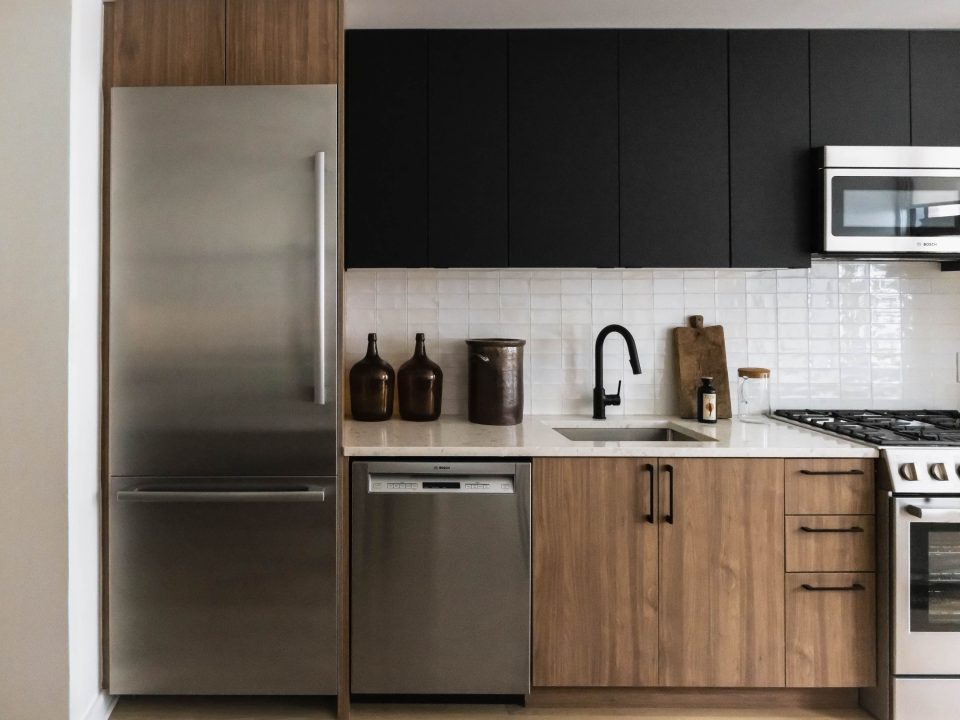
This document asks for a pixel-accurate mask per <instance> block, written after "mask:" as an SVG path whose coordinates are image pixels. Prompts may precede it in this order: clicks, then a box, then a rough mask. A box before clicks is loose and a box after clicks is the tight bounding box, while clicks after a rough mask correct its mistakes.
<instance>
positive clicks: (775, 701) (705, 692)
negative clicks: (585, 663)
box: [525, 687, 857, 709]
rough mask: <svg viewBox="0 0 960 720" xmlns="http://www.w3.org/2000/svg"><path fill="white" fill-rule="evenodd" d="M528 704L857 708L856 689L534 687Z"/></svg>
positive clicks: (548, 705)
mask: <svg viewBox="0 0 960 720" xmlns="http://www.w3.org/2000/svg"><path fill="white" fill-rule="evenodd" d="M525 705H527V706H528V707H613V706H616V707H657V708H717V709H721V708H722V709H726V708H744V709H766V708H770V709H773V708H803V709H807V708H809V709H818V708H819V709H823V708H831V709H832V708H837V709H839V708H854V707H857V689H856V688H809V689H808V688H547V687H541V688H534V689H533V692H531V693H530V694H529V695H527V697H526V702H525Z"/></svg>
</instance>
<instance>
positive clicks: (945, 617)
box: [893, 497, 960, 675]
mask: <svg viewBox="0 0 960 720" xmlns="http://www.w3.org/2000/svg"><path fill="white" fill-rule="evenodd" d="M895 518H896V519H895V523H896V524H895V529H894V559H893V561H894V567H893V578H894V582H893V587H894V590H893V604H894V613H893V616H894V628H893V637H894V643H893V654H894V666H893V671H894V674H895V675H960V497H937V498H897V499H896V501H895Z"/></svg>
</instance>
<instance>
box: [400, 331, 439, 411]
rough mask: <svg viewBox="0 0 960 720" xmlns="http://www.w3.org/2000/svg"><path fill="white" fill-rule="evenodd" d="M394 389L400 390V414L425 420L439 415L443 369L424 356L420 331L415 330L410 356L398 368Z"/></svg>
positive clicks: (422, 338)
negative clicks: (414, 344)
mask: <svg viewBox="0 0 960 720" xmlns="http://www.w3.org/2000/svg"><path fill="white" fill-rule="evenodd" d="M397 392H398V393H399V394H400V417H402V418H403V419H404V420H413V421H415V422H425V421H427V420H436V419H437V418H438V417H440V401H441V399H442V396H443V371H442V370H441V369H440V366H439V365H437V364H436V363H435V362H433V361H432V360H431V359H430V358H428V357H427V351H426V349H425V348H424V336H423V333H417V344H416V348H415V349H414V351H413V357H412V358H410V359H409V360H407V361H406V362H405V363H404V364H403V365H401V366H400V370H399V371H397Z"/></svg>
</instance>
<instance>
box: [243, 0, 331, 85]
mask: <svg viewBox="0 0 960 720" xmlns="http://www.w3.org/2000/svg"><path fill="white" fill-rule="evenodd" d="M337 12H338V11H337V0H227V84H229V85H309V84H324V83H336V82H337V70H338V68H337V47H338V37H339V30H338V27H337V20H338V18H337Z"/></svg>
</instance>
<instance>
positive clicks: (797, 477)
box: [784, 458, 874, 515]
mask: <svg viewBox="0 0 960 720" xmlns="http://www.w3.org/2000/svg"><path fill="white" fill-rule="evenodd" d="M785 472H786V477H785V482H786V485H785V488H784V489H785V491H786V497H785V503H786V512H787V514H788V515H872V514H873V512H874V510H873V474H874V461H873V460H871V459H865V460H861V459H856V458H851V459H844V458H828V459H803V460H787V461H786V466H785Z"/></svg>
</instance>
